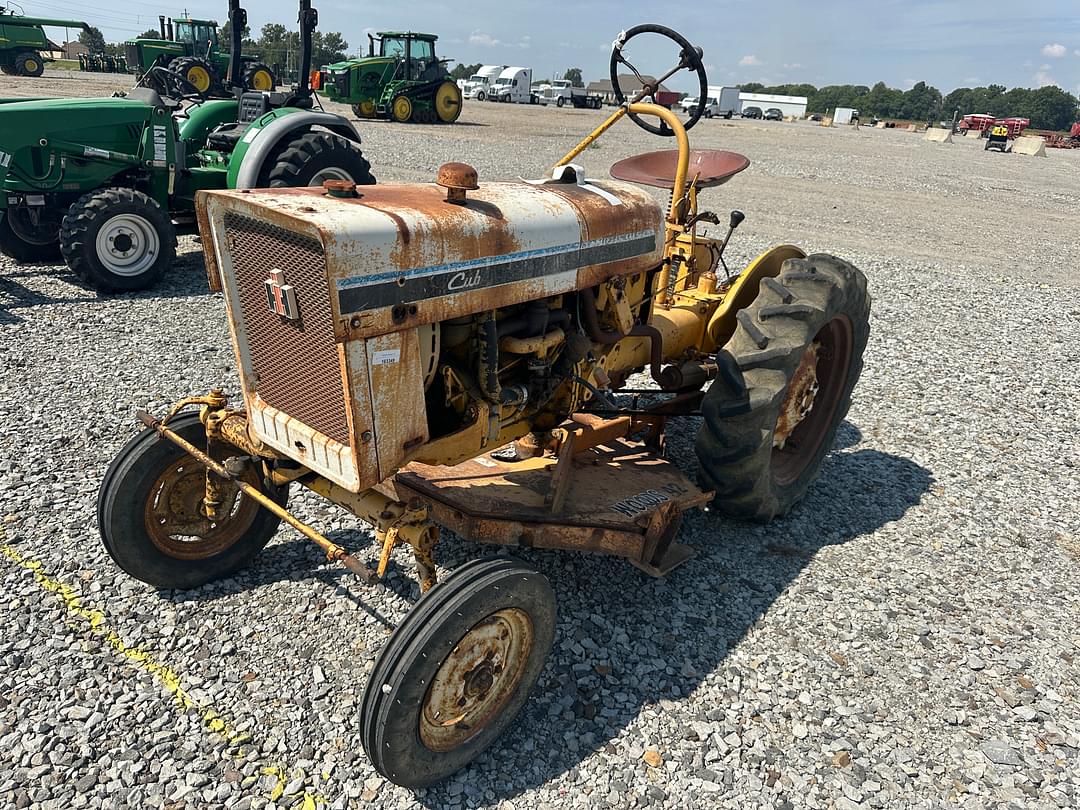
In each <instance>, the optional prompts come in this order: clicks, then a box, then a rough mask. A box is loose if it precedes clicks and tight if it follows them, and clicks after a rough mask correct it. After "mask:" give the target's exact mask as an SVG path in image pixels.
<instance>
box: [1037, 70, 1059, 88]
mask: <svg viewBox="0 0 1080 810" xmlns="http://www.w3.org/2000/svg"><path fill="white" fill-rule="evenodd" d="M1031 80H1032V81H1033V82H1035V85H1036V86H1037V87H1049V86H1050V85H1057V86H1058V87H1060V86H1061V85H1058V82H1057V79H1055V78H1054V77H1053V76H1051V75H1050V74H1049V73H1047V72H1046V71H1045V70H1038V71H1036V73H1035V75H1034V76H1032V77H1031Z"/></svg>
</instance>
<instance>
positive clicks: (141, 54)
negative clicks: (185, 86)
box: [124, 15, 277, 96]
mask: <svg viewBox="0 0 1080 810" xmlns="http://www.w3.org/2000/svg"><path fill="white" fill-rule="evenodd" d="M158 26H159V29H160V33H161V38H160V39H143V38H141V37H140V38H138V39H132V40H129V41H127V42H126V43H124V57H125V60H126V62H127V65H128V68H129V69H130V70H133V71H134V72H135V73H136V74H138V75H140V76H141V75H142V74H144V73H146V71H148V70H150V68H153V67H166V68H168V69H169V70H171V71H173V72H174V73H179V74H180V75H181V76H183V77H184V78H185V79H187V80H188V82H189V83H191V84H192V85H194V86H195V87H196V88H197V89H198V90H199V92H200V93H205V94H207V95H211V96H215V95H229V93H230V90H231V89H232V88H231V87H226V86H225V85H226V84H229V85H232V87H240V88H242V89H244V90H256V91H259V92H265V91H270V90H273V89H274V88H275V87H276V86H277V76H275V75H274V71H273V70H272V69H271V68H270V66H269V65H266V64H264V63H262V62H260V61H259V60H258V59H257V58H256V57H254V56H250V55H245V54H241V55H240V65H241V67H240V76H239V82H236V81H235V79H234V78H232V77H230V75H229V54H227V53H224V52H223V51H222V50H221V49H220V46H219V43H218V27H217V23H216V22H214V21H212V20H196V19H194V18H192V17H183V18H179V17H177V18H169V19H166V18H165V16H164V15H159V16H158ZM234 39H235V38H234ZM232 45H233V53H236V52H238V51H237V49H236V48H237V46H236V44H235V43H232Z"/></svg>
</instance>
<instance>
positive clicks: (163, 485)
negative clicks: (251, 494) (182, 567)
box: [144, 455, 259, 560]
mask: <svg viewBox="0 0 1080 810" xmlns="http://www.w3.org/2000/svg"><path fill="white" fill-rule="evenodd" d="M248 483H252V482H251V481H249V482H248ZM222 491H223V493H224V498H223V503H222V507H221V508H222V511H223V512H224V513H227V514H228V517H226V518H225V519H224V520H219V521H211V520H209V519H208V518H207V517H206V516H205V515H204V514H202V510H201V506H202V501H203V498H204V496H205V493H206V469H205V468H204V467H203V466H202V465H200V464H199V463H198V462H196V461H195V459H193V458H192V457H191V456H187V455H185V456H183V457H182V458H180V459H179V460H177V461H175V462H173V463H172V464H170V465H169V466H168V467H167V468H166V469H165V470H164V471H163V472H162V473H161V475H159V476H158V478H157V480H156V481H155V482H154V485H153V487H152V488H151V489H150V495H149V496H148V497H147V499H146V506H145V510H144V519H145V524H146V531H147V534H148V535H149V536H150V540H151V542H152V543H153V544H154V545H155V546H156V547H157V548H158V549H159V550H160V551H161V552H162V553H164V554H167V555H169V556H170V557H173V558H175V559H178V560H202V559H206V558H207V557H213V556H215V555H217V554H220V553H221V552H223V551H225V550H226V549H228V548H230V547H231V546H233V545H234V544H235V543H236V542H237V541H239V540H240V539H241V538H242V537H243V536H244V535H245V534H246V533H247V532H248V530H249V529H250V528H251V526H252V524H253V523H254V521H255V519H256V517H258V513H259V504H258V503H256V502H255V501H254V500H253V499H251V498H247V497H245V496H244V495H243V493H241V492H240V490H239V489H238V488H237V487H236V486H235V485H233V486H228V485H224V486H223V489H222Z"/></svg>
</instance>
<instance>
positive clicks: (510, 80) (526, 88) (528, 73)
mask: <svg viewBox="0 0 1080 810" xmlns="http://www.w3.org/2000/svg"><path fill="white" fill-rule="evenodd" d="M487 99H488V101H501V102H503V103H507V104H536V103H537V102H538V101H539V98H538V97H537V95H536V94H535V93H533V90H532V68H526V67H508V68H506V69H505V70H503V72H502V73H500V74H499V78H497V79H496V80H495V81H494V82H492V83H491V85H490V87H489V88H488V91H487Z"/></svg>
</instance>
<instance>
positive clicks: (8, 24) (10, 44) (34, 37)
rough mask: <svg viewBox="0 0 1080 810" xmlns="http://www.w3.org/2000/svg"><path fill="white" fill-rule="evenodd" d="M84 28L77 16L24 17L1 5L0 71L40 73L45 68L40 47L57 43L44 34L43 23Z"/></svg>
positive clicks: (56, 47) (47, 48) (51, 47)
mask: <svg viewBox="0 0 1080 810" xmlns="http://www.w3.org/2000/svg"><path fill="white" fill-rule="evenodd" d="M45 25H48V26H56V27H58V28H80V29H85V28H87V25H86V23H84V22H79V21H78V20H53V19H50V18H47V17H26V16H23V15H22V14H16V13H15V12H13V11H11V9H9V8H5V7H0V71H3V72H4V73H7V74H8V75H9V76H40V75H41V74H42V73H44V72H45V62H46V61H47V60H46V58H45V57H44V56H42V54H41V52H42V51H59V50H61V48H60V46H59V45H57V44H56V43H55V42H53V41H52V40H50V39H49V38H48V37H47V36H45V29H44V28H42V26H45Z"/></svg>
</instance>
